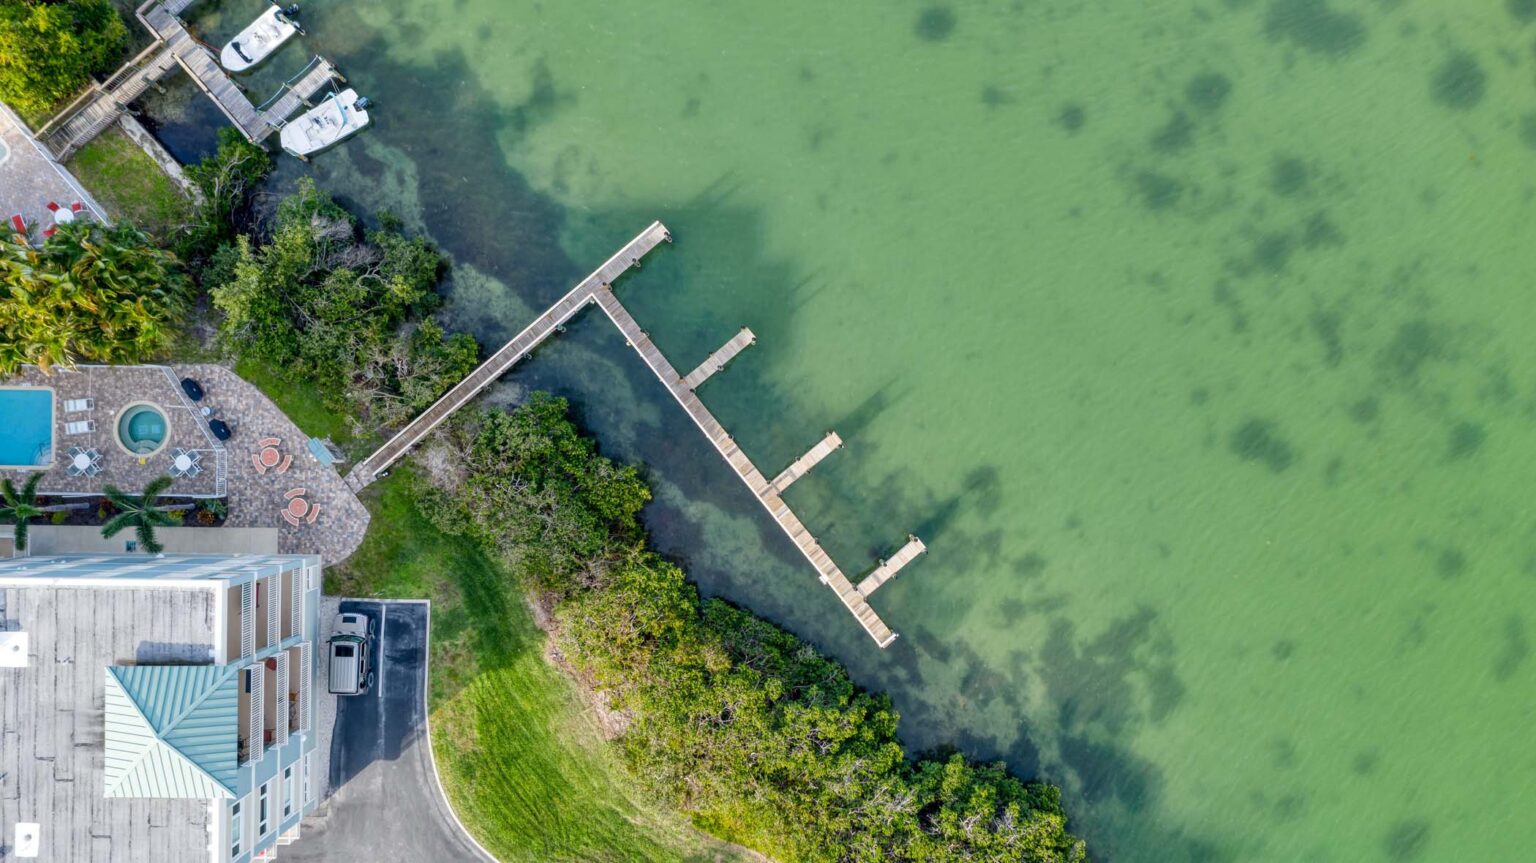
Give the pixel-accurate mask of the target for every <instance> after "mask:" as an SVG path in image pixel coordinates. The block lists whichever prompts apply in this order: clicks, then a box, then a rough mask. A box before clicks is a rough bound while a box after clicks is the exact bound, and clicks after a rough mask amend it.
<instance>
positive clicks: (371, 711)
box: [279, 600, 491, 863]
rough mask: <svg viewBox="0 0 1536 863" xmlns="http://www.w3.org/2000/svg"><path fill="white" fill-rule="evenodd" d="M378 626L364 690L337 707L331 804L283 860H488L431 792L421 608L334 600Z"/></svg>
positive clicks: (424, 612) (282, 853) (286, 851)
mask: <svg viewBox="0 0 1536 863" xmlns="http://www.w3.org/2000/svg"><path fill="white" fill-rule="evenodd" d="M341 610H342V611H348V612H357V611H360V612H364V613H366V614H370V615H372V616H373V619H374V620H375V621H376V623H377V625H378V634H377V636H376V637H375V643H374V672H375V681H374V686H373V689H372V690H371V691H370V692H368V693H367V694H365V695H357V696H349V697H342V698H337V699H336V702H337V703H336V723H335V730H334V732H333V734H332V737H331V751H330V786H331V797H330V799H329V800H327V801H325V802H324V803H322V804H321V806H320V809H319V810H318V811H317V812H316V814H315V815H312V816H310V817H309V818H307V819H305V821H304V827H303V838H301V839H300V840H299V841H298V842H296V843H294V844H293V845H289V846H287V847H286V848H283V849H282V850H281V851H280V852H279V859H282V860H314V861H327V863H335V861H351V860H356V861H367V863H376V861H379V860H434V861H436V860H442V861H450V860H476V861H488V860H490V859H491V858H489V857H487V856H486V855H485V854H484V853H483V852H481V851H480V850H479V849H478V848H477V847H476V846H475V844H474V842H473V841H471V840H470V839H469V838H468V837H467V836H465V835H464V834H463V832H462V831H461V830H460V829H459V826H458V822H457V821H455V820H454V817H453V814H452V812H451V811H449V809H448V804H447V803H446V802H445V801H444V800H443V797H442V794H441V793H440V792H439V790H438V786H437V780H436V777H435V775H434V773H433V770H432V754H431V750H430V748H429V747H428V745H427V741H426V733H427V725H426V717H427V707H426V686H427V604H426V603H424V602H373V601H361V600H343V601H342V602H341Z"/></svg>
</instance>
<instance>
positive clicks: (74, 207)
mask: <svg viewBox="0 0 1536 863" xmlns="http://www.w3.org/2000/svg"><path fill="white" fill-rule="evenodd" d="M83 209H85V205H84V204H82V203H80V202H79V201H76V202H74V203H73V204H70V205H69V211H70V212H71V213H78V212H80V211H81V210H83Z"/></svg>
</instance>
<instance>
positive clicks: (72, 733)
mask: <svg viewBox="0 0 1536 863" xmlns="http://www.w3.org/2000/svg"><path fill="white" fill-rule="evenodd" d="M217 585H218V583H217V582H210V583H209V586H208V587H205V588H165V587H153V588H136V587H127V586H125V587H120V588H115V589H111V590H103V589H100V588H84V589H80V588H69V587H56V586H43V585H38V586H28V587H18V586H15V585H6V586H0V628H4V629H6V630H8V631H11V632H25V633H27V634H28V639H27V641H28V647H27V653H28V656H27V662H26V664H25V665H24V666H22V667H19V668H4V667H0V825H7V826H6V827H5V830H6V835H5V836H3V837H0V842H9V841H10V833H9V831H10V827H9V826H8V825H11V824H16V823H36V824H38V825H40V831H39V843H40V848H41V854H40V855H39V858H38V859H39V860H40V861H48V860H58V861H63V860H154V861H156V863H207V861H208V817H209V805H208V801H207V800H188V799H144V798H121V797H118V798H113V797H107V796H105V795H104V794H103V788H104V787H105V785H106V770H107V766H106V751H105V750H106V747H105V746H104V745H103V743H104V741H103V739H102V731H103V725H104V722H103V719H104V715H105V713H106V704H105V695H106V687H104V686H103V671H102V669H104V668H106V667H107V666H113V665H123V664H125V663H140V664H146V665H147V664H151V663H169V662H181V663H187V664H197V663H202V664H209V663H211V662H212V661H213V656H214V639H215V637H216V633H215V621H216V618H217V616H218V615H219V614H221V613H226V612H227V608H226V605H227V602H226V604H221V603H220V602H219V601H218V600H219V599H220V598H221V597H219V595H218V593H219V592H218V590H217Z"/></svg>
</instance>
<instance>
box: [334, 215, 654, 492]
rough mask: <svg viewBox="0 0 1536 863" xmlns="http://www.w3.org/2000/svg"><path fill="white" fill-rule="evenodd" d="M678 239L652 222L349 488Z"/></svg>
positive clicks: (362, 469)
mask: <svg viewBox="0 0 1536 863" xmlns="http://www.w3.org/2000/svg"><path fill="white" fill-rule="evenodd" d="M671 239H672V235H671V234H669V233H667V227H666V225H663V224H662V223H660V222H652V223H651V225H650V227H648V228H646V229H645V230H644V231H642V232H641V233H640V235H639V236H637V237H635V238H634V239H633V240H630V241H629V242H628V243H626V244H625V245H624V248H622V249H619V251H618V252H616V253H614V255H613V257H611V258H609V259H608V260H607V261H604V262H603V265H602V266H601V267H598V268H597V269H596V270H594V271H593V272H592V274H591V275H589V276H587V277H586V278H585V279H582V280H581V282H580V283H579V284H577V285H576V287H574V288H571V289H570V291H568V292H567V293H566V295H565V296H563V297H561V298H560V299H559V300H556V301H555V304H554V305H553V306H550V307H549V309H548V310H547V311H545V312H544V314H542V315H539V316H538V317H537V318H535V319H534V321H533V323H531V324H529V325H528V326H526V327H524V328H523V331H522V332H520V333H518V334H517V335H515V336H513V337H512V339H511V340H510V341H508V342H507V343H506V344H505V345H503V346H502V347H501V350H498V351H497V352H496V353H494V354H491V356H490V358H489V359H487V360H486V361H485V362H483V363H481V364H480V365H479V366H478V367H476V368H475V370H474V371H472V372H470V373H469V374H468V375H467V376H466V377H465V378H464V380H462V381H460V382H459V383H458V384H457V385H455V386H454V388H453V389H451V390H449V391H448V392H446V393H444V394H443V396H442V398H440V399H438V400H437V401H436V402H435V403H434V404H433V405H432V406H431V407H429V408H427V409H426V411H424V412H422V414H421V415H420V416H418V417H416V418H415V419H414V420H411V422H410V423H409V424H408V425H406V427H405V428H403V429H401V430H400V431H399V433H398V434H396V435H395V436H394V437H392V438H390V439H389V441H388V442H386V443H385V444H384V446H382V447H380V448H379V449H378V450H376V451H374V453H373V454H372V455H370V456H368V457H367V458H365V459H363V460H362V461H360V462H358V463H357V465H356V466H354V467H353V468H352V471H351V472H350V473H348V474H347V484H348V485H350V486H352V488H353V489H357V490H361V489H362V488H363V487H364V486H366V485H368V484H369V483H371V482H373V481H374V480H375V479H376V478H378V475H379V474H381V473H383V472H384V471H385V470H388V469H389V466H390V465H392V464H394V463H395V462H396V461H398V460H399V459H400V458H401V457H402V456H404V455H405V454H406V453H407V452H410V450H411V448H412V447H414V446H416V445H417V444H418V443H421V441H422V439H423V438H425V437H426V436H427V435H428V434H429V433H431V431H432V430H433V429H435V428H437V427H438V425H439V424H441V423H442V421H443V420H445V419H447V418H448V417H450V416H452V415H453V412H454V411H456V410H458V409H459V408H461V407H463V406H464V405H466V404H468V403H469V401H470V400H471V399H473V398H474V397H475V396H478V395H480V393H482V392H484V391H485V389H486V388H487V387H489V386H490V385H491V384H493V383H495V382H496V380H497V379H498V378H500V377H501V376H502V375H504V374H506V373H507V371H508V370H509V369H511V368H512V366H514V365H516V364H517V361H518V360H521V359H522V358H523V357H526V356H528V354H529V353H531V352H532V351H533V349H534V348H536V347H538V346H539V343H540V342H543V341H544V340H545V339H547V338H549V337H550V336H551V335H553V334H554V332H555V331H556V329H557V328H558V327H559V326H560V325H561V324H564V323H565V322H566V321H568V320H570V319H571V317H572V316H574V315H575V314H576V313H577V312H579V311H581V310H582V309H583V308H585V307H586V305H587V304H588V303H590V302H592V293H593V291H595V290H597V289H600V288H603V287H605V286H607V285H609V284H612V283H613V280H614V279H617V278H618V277H619V276H620V275H622V274H623V273H624V272H625V271H626V270H628V269H629V268H630V267H633V266H636V265H637V264H639V263H640V259H641V258H643V257H645V256H646V254H647V253H649V252H650V251H651V250H652V249H654V248H656V247H657V246H659V245H661V244H662V243H663V242H670V241H671Z"/></svg>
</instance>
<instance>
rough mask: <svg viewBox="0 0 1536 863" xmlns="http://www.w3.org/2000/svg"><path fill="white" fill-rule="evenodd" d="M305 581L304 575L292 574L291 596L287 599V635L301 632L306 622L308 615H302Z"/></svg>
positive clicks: (300, 573)
mask: <svg viewBox="0 0 1536 863" xmlns="http://www.w3.org/2000/svg"><path fill="white" fill-rule="evenodd" d="M306 581H307V579H306V578H305V577H304V573H302V572H295V573H294V574H293V596H292V597H290V598H289V607H288V614H289V618H288V621H289V622H288V634H289V635H293V634H294V633H295V632H303V631H304V625H305V622H306V621H307V620H308V615H306V614H305V613H304V585H305V583H306Z"/></svg>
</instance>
